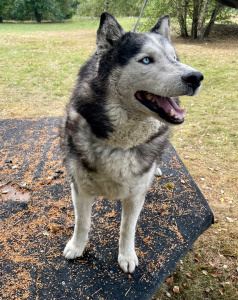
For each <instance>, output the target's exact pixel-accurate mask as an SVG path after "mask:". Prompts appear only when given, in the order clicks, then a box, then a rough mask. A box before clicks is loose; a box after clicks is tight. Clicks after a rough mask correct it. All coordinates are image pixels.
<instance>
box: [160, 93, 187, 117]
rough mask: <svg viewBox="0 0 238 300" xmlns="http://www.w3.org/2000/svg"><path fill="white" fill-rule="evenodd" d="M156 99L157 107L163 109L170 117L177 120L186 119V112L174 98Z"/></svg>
mask: <svg viewBox="0 0 238 300" xmlns="http://www.w3.org/2000/svg"><path fill="white" fill-rule="evenodd" d="M154 99H155V101H156V103H157V105H158V106H159V107H161V108H163V110H164V111H165V112H166V114H168V115H169V116H170V117H174V118H176V119H183V118H184V117H185V110H184V109H182V108H180V107H179V106H178V104H177V103H176V102H175V101H174V100H173V99H172V98H169V97H160V96H157V95H154Z"/></svg>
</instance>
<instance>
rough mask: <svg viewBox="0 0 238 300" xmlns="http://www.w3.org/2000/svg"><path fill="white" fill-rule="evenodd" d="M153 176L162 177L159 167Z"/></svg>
mask: <svg viewBox="0 0 238 300" xmlns="http://www.w3.org/2000/svg"><path fill="white" fill-rule="evenodd" d="M155 176H158V177H160V176H162V171H161V170H160V168H159V167H158V168H156V170H155Z"/></svg>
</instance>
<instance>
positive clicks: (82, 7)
mask: <svg viewBox="0 0 238 300" xmlns="http://www.w3.org/2000/svg"><path fill="white" fill-rule="evenodd" d="M0 1H1V2H0V23H1V22H2V21H3V19H14V20H18V21H24V20H32V19H35V20H36V21H37V22H38V23H40V22H41V21H42V19H44V20H51V21H62V20H64V19H67V18H71V17H72V16H73V15H74V14H75V13H76V11H77V13H78V14H79V15H80V16H90V17H99V16H100V15H101V13H102V12H103V11H108V12H109V13H111V14H113V15H115V16H117V17H118V16H135V17H136V16H138V15H139V14H140V11H141V9H142V6H143V4H144V0H137V1H135V0H0ZM221 3H223V4H224V3H225V4H227V3H228V4H229V5H230V6H235V4H237V3H238V0H215V1H214V0H149V1H148V4H147V7H146V10H145V12H144V15H143V16H145V17H147V18H148V19H147V20H146V25H145V26H144V29H146V30H147V29H148V28H149V26H152V25H153V24H154V22H155V21H156V20H157V19H158V17H159V16H161V15H163V14H170V16H171V17H172V18H173V19H175V20H177V23H178V25H179V34H180V36H182V37H188V36H191V37H192V38H193V39H197V38H204V37H208V35H209V33H210V31H211V29H212V27H213V25H214V22H215V20H219V21H221V20H222V21H225V20H226V19H229V18H230V17H231V14H232V13H233V12H234V11H235V10H234V9H231V8H228V7H225V6H224V5H222V4H221ZM142 29H143V28H142Z"/></svg>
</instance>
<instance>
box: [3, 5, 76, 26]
mask: <svg viewBox="0 0 238 300" xmlns="http://www.w3.org/2000/svg"><path fill="white" fill-rule="evenodd" d="M77 5H78V0H1V2H0V22H2V21H3V19H13V20H18V21H25V20H31V19H35V20H36V22H38V23H41V21H42V19H44V20H51V21H62V20H63V19H67V18H71V17H72V16H73V14H74V13H75V12H76V9H77Z"/></svg>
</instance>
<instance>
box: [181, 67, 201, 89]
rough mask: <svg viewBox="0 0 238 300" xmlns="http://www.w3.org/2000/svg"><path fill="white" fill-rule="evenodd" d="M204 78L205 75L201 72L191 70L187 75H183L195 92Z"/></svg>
mask: <svg viewBox="0 0 238 300" xmlns="http://www.w3.org/2000/svg"><path fill="white" fill-rule="evenodd" d="M203 78H204V77H203V75H202V73H200V72H190V73H188V74H186V75H185V76H182V80H183V82H184V83H185V84H186V85H188V86H189V87H190V88H191V89H192V90H193V94H194V93H195V91H196V89H197V88H199V87H200V85H201V82H202V80H203Z"/></svg>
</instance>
